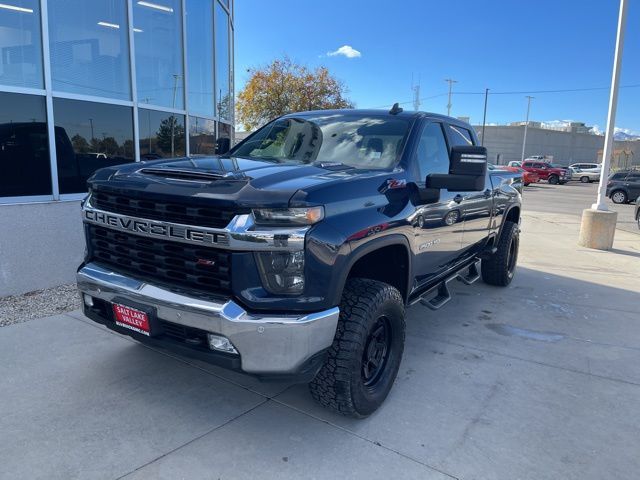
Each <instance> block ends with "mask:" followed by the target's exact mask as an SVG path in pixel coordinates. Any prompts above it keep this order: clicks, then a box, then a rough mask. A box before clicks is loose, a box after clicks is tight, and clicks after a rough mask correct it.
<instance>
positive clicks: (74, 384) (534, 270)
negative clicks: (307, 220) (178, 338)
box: [0, 212, 640, 480]
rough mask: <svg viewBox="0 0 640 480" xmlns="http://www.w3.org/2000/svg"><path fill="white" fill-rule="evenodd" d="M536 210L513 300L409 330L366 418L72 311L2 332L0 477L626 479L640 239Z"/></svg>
mask: <svg viewBox="0 0 640 480" xmlns="http://www.w3.org/2000/svg"><path fill="white" fill-rule="evenodd" d="M578 228H579V217H576V216H575V215H571V214H552V213H543V212H529V213H527V214H526V215H525V217H524V222H523V233H522V246H521V253H520V262H519V265H520V266H519V269H518V272H517V275H516V278H515V280H514V282H513V283H512V285H511V286H510V287H508V288H506V289H500V288H495V287H490V286H487V285H484V284H482V283H478V284H475V285H473V286H471V287H465V286H463V285H462V284H456V285H454V289H455V295H454V298H453V300H452V301H451V302H450V303H449V304H448V305H447V306H446V307H444V308H443V309H442V310H440V311H438V312H431V311H428V310H426V309H424V308H422V307H420V306H416V307H413V308H411V309H410V310H409V311H408V318H407V328H408V331H407V345H406V349H405V356H404V359H403V363H402V365H401V368H400V373H399V376H398V379H397V381H396V384H395V385H394V388H393V390H392V391H391V394H390V396H389V398H388V399H387V401H386V403H385V404H384V405H383V407H382V408H381V409H380V410H379V411H378V412H376V413H375V414H374V415H372V416H371V417H370V418H368V419H365V420H352V419H348V418H343V417H340V416H338V415H334V414H332V413H330V412H328V411H326V410H324V409H322V408H320V407H319V406H317V405H316V404H315V403H314V402H313V401H312V400H311V398H310V397H309V395H308V393H307V391H306V387H305V386H300V385H294V386H290V385H287V384H277V383H276V384H274V383H260V382H258V381H256V380H255V379H252V378H250V377H246V376H243V375H238V374H235V373H230V372H227V371H224V370H221V369H219V368H216V367H213V366H210V365H206V364H203V363H199V362H196V361H192V360H187V359H183V358H178V357H176V356H174V355H171V354H168V353H166V352H162V351H158V350H154V349H150V348H147V347H144V346H141V345H138V344H136V343H135V342H133V341H132V340H130V339H129V338H125V337H121V336H119V335H117V334H115V333H113V332H110V331H108V330H106V329H104V328H102V327H100V326H98V325H95V324H93V323H91V322H90V321H88V320H86V319H84V317H82V315H81V314H80V313H79V312H72V313H71V314H65V315H58V316H55V317H49V318H45V319H39V320H34V321H30V322H26V323H23V324H19V325H14V326H9V327H4V328H1V329H0V352H2V354H3V355H2V359H3V360H2V362H0V378H1V379H2V380H1V382H0V478H7V479H16V478H30V479H31V478H47V479H55V478H60V479H68V478H98V479H115V478H122V477H125V478H167V479H174V478H190V479H197V478H214V479H215V478H224V479H227V478H335V477H343V478H367V479H375V478H421V479H424V478H427V479H431V478H433V479H446V478H460V479H475V478H477V479H494V478H495V479H514V478H522V479H536V480H537V479H547V478H549V479H551V478H553V479H557V478H563V479H564V478H567V479H602V478H618V479H627V478H628V479H632V478H637V472H638V470H639V469H640V457H639V456H638V452H639V451H640V440H639V439H640V420H638V419H639V418H640V317H639V316H638V313H637V312H638V299H639V298H640V295H638V294H639V293H640V283H638V278H639V276H640V239H639V237H638V236H637V235H636V234H635V233H631V232H625V231H618V232H617V234H616V242H615V244H614V250H613V251H611V252H601V251H593V250H587V249H583V248H578V247H576V239H577V235H578Z"/></svg>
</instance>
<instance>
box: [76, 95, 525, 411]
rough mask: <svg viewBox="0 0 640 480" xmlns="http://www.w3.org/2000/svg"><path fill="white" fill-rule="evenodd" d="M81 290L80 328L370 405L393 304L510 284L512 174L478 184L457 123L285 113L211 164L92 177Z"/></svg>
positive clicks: (516, 188) (384, 376)
mask: <svg viewBox="0 0 640 480" xmlns="http://www.w3.org/2000/svg"><path fill="white" fill-rule="evenodd" d="M88 184H89V195H88V197H87V198H86V200H85V201H84V203H83V207H82V216H83V221H84V229H85V234H86V243H87V249H86V257H85V259H84V262H83V263H82V265H81V266H80V267H79V269H78V273H77V282H78V286H79V290H80V292H81V295H82V298H83V304H84V313H85V315H86V316H87V317H89V318H90V319H92V320H94V321H96V322H98V323H101V324H103V325H105V326H107V327H108V328H110V329H113V330H115V331H117V332H120V333H122V334H127V335H130V336H131V337H133V338H135V339H137V340H139V341H140V342H143V343H147V344H151V345H158V346H161V347H163V348H167V349H172V350H174V351H177V352H179V353H181V354H185V355H190V356H195V357H197V358H200V359H203V360H205V361H208V362H211V363H214V364H217V365H221V366H223V367H226V368H229V369H233V370H237V371H241V372H245V373H248V374H252V375H255V376H258V377H260V378H263V379H275V378H277V379H290V380H293V381H298V382H305V383H309V385H310V392H311V395H312V396H313V397H314V398H315V399H316V400H317V401H319V402H320V403H321V404H322V405H324V406H326V407H329V408H331V409H333V410H335V411H337V412H340V413H342V414H345V415H350V416H354V417H364V416H367V415H369V414H370V413H372V412H373V411H374V410H376V409H377V408H378V407H379V406H380V405H381V404H382V402H383V401H384V399H385V398H386V396H387V394H388V392H389V390H390V389H391V387H392V385H393V382H394V379H395V377H396V374H397V372H398V368H399V365H400V361H401V358H402V354H403V349H404V340H405V318H404V317H405V309H406V308H408V307H409V306H411V305H414V304H421V305H423V306H426V307H428V308H429V309H432V310H437V309H439V308H441V307H442V306H443V305H445V304H446V302H447V301H448V300H449V299H450V298H451V295H450V290H449V288H448V284H449V283H450V282H451V281H452V280H456V279H457V280H461V281H462V282H464V283H466V284H471V283H473V282H474V281H476V280H477V279H478V278H482V279H483V280H484V281H485V282H486V283H489V284H491V285H498V286H506V285H508V284H509V283H510V282H511V279H512V278H513V275H514V272H515V268H516V261H517V256H518V245H519V232H520V229H519V224H520V210H521V192H522V178H521V177H520V176H519V174H514V173H511V172H505V171H494V172H490V173H488V172H487V154H486V149H485V148H483V147H481V146H478V140H477V137H476V134H475V132H474V130H473V129H472V128H471V127H470V126H469V125H468V124H466V123H464V122H461V121H459V120H457V119H454V118H450V117H446V116H442V115H436V114H430V113H423V112H403V111H402V109H401V108H399V107H398V106H397V105H395V106H394V108H392V109H391V110H390V111H377V110H335V111H311V112H303V113H295V114H289V115H285V116H283V117H280V118H278V119H276V120H274V121H272V122H270V123H268V124H267V125H265V126H264V127H262V128H261V129H259V130H258V131H256V132H255V133H253V134H252V135H251V136H249V137H248V138H246V139H245V140H244V141H243V142H241V143H239V144H238V145H236V146H235V147H233V148H232V149H231V150H230V151H228V152H226V153H223V154H220V155H216V156H210V157H191V158H178V159H169V160H154V161H142V162H137V163H131V164H127V165H121V166H114V167H108V168H104V169H101V170H99V171H97V172H96V173H95V174H94V175H93V176H92V177H91V178H90V179H89V182H88Z"/></svg>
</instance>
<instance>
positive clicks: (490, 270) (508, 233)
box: [481, 222, 520, 287]
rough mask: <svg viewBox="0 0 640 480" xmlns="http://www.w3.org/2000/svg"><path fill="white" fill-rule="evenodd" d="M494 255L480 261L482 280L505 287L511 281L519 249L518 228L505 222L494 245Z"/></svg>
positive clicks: (516, 225)
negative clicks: (495, 248)
mask: <svg viewBox="0 0 640 480" xmlns="http://www.w3.org/2000/svg"><path fill="white" fill-rule="evenodd" d="M496 247H497V250H496V253H494V254H493V255H491V256H490V257H489V258H485V259H483V260H482V264H481V271H482V279H483V280H484V281H485V283H488V284H489V285H497V286H499V287H506V286H507V285H509V284H510V283H511V280H513V275H514V274H515V271H516V264H517V263H518V251H519V249H520V228H519V227H518V224H517V223H514V222H506V223H505V224H504V227H503V228H502V233H501V234H500V238H499V239H498V245H496Z"/></svg>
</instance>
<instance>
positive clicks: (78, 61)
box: [49, 0, 131, 100]
mask: <svg viewBox="0 0 640 480" xmlns="http://www.w3.org/2000/svg"><path fill="white" fill-rule="evenodd" d="M49 39H50V40H49V43H50V46H51V77H52V80H53V89H54V90H59V91H64V92H72V93H80V94H84V95H96V96H100V97H110V98H118V99H122V100H129V99H130V98H131V85H130V82H129V77H130V75H129V43H128V39H127V12H126V2H123V1H120V0H92V1H91V2H87V1H86V0H58V1H54V2H49Z"/></svg>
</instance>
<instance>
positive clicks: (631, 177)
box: [607, 170, 640, 203]
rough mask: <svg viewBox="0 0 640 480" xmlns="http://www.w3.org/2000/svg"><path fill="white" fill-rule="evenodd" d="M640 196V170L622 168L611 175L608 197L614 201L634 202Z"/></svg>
mask: <svg viewBox="0 0 640 480" xmlns="http://www.w3.org/2000/svg"><path fill="white" fill-rule="evenodd" d="M638 196H640V170H622V171H620V172H616V173H614V174H613V175H611V176H610V177H609V182H608V183H607V197H609V198H610V199H611V200H612V201H613V203H629V202H633V201H634V200H636V199H637V198H638ZM636 203H637V202H636Z"/></svg>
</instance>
